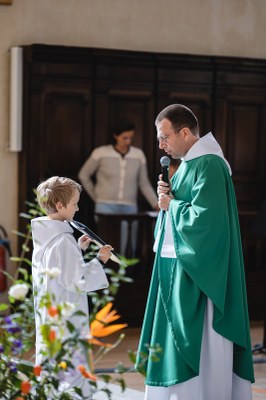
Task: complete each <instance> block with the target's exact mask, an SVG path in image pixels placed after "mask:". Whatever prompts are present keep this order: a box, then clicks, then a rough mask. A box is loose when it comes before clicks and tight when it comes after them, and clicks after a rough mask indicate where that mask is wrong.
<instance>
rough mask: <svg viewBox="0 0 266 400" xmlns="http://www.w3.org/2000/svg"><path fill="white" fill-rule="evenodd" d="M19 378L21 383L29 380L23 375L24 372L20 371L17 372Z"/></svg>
mask: <svg viewBox="0 0 266 400" xmlns="http://www.w3.org/2000/svg"><path fill="white" fill-rule="evenodd" d="M17 377H18V379H20V380H21V381H27V380H28V379H29V378H28V377H27V376H26V375H25V374H23V372H20V371H18V372H17Z"/></svg>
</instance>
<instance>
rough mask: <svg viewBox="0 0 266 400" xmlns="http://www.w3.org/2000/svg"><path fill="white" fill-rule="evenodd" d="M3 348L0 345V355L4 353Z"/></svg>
mask: <svg viewBox="0 0 266 400" xmlns="http://www.w3.org/2000/svg"><path fill="white" fill-rule="evenodd" d="M4 350H5V349H4V346H3V345H2V344H0V353H3V352H4Z"/></svg>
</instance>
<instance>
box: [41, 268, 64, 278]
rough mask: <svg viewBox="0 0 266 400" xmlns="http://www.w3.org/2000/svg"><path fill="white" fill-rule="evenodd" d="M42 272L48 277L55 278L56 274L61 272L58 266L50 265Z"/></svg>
mask: <svg viewBox="0 0 266 400" xmlns="http://www.w3.org/2000/svg"><path fill="white" fill-rule="evenodd" d="M42 273H43V274H46V275H47V276H49V278H56V277H57V276H58V275H60V274H61V271H60V268H57V267H52V268H48V269H46V270H44V271H43V272H42Z"/></svg>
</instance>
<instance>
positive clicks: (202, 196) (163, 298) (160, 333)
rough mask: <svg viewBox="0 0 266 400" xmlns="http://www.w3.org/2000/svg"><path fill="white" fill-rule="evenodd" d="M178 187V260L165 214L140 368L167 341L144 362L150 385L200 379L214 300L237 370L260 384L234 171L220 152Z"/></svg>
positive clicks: (202, 160)
mask: <svg viewBox="0 0 266 400" xmlns="http://www.w3.org/2000/svg"><path fill="white" fill-rule="evenodd" d="M171 185H172V193H173V196H174V199H173V200H172V201H171V202H170V206H169V211H168V212H169V216H170V219H171V226H172V233H173V239H174V248H175V253H176V258H163V257H161V256H160V254H161V249H162V245H163V240H164V228H165V220H166V218H164V221H163V223H162V225H161V224H160V220H161V218H158V220H157V224H156V228H155V235H157V234H158V232H159V230H161V233H160V240H159V245H158V250H157V253H156V256H155V261H154V268H153V274H152V278H151V284H150V291H149V296H148V300H147V306H146V311H145V316H144V321H143V327H142V333H141V337H140V343H139V349H138V357H137V362H136V368H137V369H138V370H141V367H142V366H143V365H142V364H143V357H142V355H141V353H147V345H148V346H154V345H155V344H159V345H160V346H161V347H162V349H163V352H162V353H161V354H160V355H159V358H160V360H159V361H158V362H154V361H152V360H151V359H150V358H148V360H147V361H146V362H145V363H144V369H145V371H146V384H147V385H150V386H170V385H174V384H177V383H181V382H184V381H187V380H188V379H191V378H193V377H195V376H197V375H198V374H199V364H200V350H201V339H202V332H203V321H204V314H205V308H206V301H207V298H209V299H210V300H211V301H212V303H213V306H214V315H213V329H214V330H215V331H216V332H218V333H219V334H220V335H222V336H223V337H225V338H226V339H228V340H230V341H232V342H233V343H234V346H233V348H234V350H233V371H234V372H235V373H236V374H237V375H238V376H239V377H241V378H243V379H247V380H249V381H251V382H254V373H253V362H252V352H251V342H250V330H249V318H248V309H247V299H246V287H245V275H244V267H243V256H242V247H241V238H240V230H239V222H238V211H237V206H236V200H235V193H234V188H233V184H232V179H231V176H230V174H229V171H228V168H227V166H226V164H225V162H224V160H223V159H222V158H220V157H218V156H217V155H213V154H208V155H204V156H200V157H198V158H194V159H192V160H189V161H183V162H182V163H181V165H180V167H179V168H178V170H177V171H176V173H175V174H174V176H173V177H172V179H171ZM160 225H161V226H160ZM217 362H219V361H217Z"/></svg>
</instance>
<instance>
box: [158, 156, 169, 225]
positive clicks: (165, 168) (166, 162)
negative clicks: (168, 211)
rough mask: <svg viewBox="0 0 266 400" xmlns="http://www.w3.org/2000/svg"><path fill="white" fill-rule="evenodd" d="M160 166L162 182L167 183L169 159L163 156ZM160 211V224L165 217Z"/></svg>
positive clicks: (163, 212)
mask: <svg viewBox="0 0 266 400" xmlns="http://www.w3.org/2000/svg"><path fill="white" fill-rule="evenodd" d="M160 164H161V167H162V168H161V172H162V175H163V181H164V182H165V183H169V165H170V158H169V157H167V156H163V157H162V158H161V159H160ZM161 211H162V220H161V223H162V222H163V219H164V215H165V210H161Z"/></svg>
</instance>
